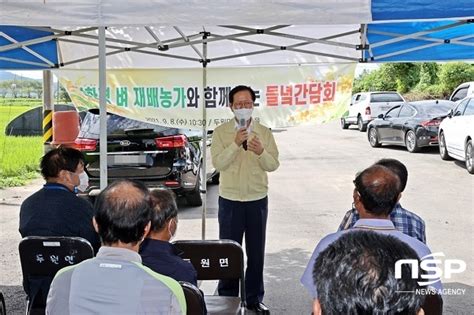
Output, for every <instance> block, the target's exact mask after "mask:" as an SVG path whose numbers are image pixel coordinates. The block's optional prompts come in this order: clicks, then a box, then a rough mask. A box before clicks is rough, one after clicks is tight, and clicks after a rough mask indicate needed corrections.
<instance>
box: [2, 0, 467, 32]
mask: <svg viewBox="0 0 474 315" xmlns="http://www.w3.org/2000/svg"><path fill="white" fill-rule="evenodd" d="M473 17H474V6H473V4H472V0H457V1H455V2H452V1H446V0H399V1H393V0H372V1H370V0H339V1H333V0H319V1H307V0H292V1H286V0H274V1H262V0H244V1H229V0H176V1H169V0H134V1H129V0H71V1H67V2H66V1H63V0H44V1H38V0H0V21H2V24H10V25H28V26H38V25H49V26H56V27H58V26H61V27H65V26H125V25H127V26H130V25H181V26H185V25H223V24H240V25H255V24H263V25H271V24H281V23H285V24H306V25H328V24H333V25H334V24H363V23H369V22H372V21H394V20H420V19H423V20H426V19H453V18H455V19H457V18H473Z"/></svg>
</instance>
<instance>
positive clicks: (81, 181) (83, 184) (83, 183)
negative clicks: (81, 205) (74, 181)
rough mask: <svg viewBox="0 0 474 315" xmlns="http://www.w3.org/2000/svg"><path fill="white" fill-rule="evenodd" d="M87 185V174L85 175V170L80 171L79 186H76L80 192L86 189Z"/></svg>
mask: <svg viewBox="0 0 474 315" xmlns="http://www.w3.org/2000/svg"><path fill="white" fill-rule="evenodd" d="M87 187H89V176H87V173H86V172H82V173H81V174H80V175H79V186H77V189H78V190H79V191H81V192H84V191H86V189H87Z"/></svg>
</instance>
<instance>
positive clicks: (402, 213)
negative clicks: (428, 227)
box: [394, 205, 425, 224]
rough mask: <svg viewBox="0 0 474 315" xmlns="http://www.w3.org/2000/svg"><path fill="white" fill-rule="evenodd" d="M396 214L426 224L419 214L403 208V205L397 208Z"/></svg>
mask: <svg viewBox="0 0 474 315" xmlns="http://www.w3.org/2000/svg"><path fill="white" fill-rule="evenodd" d="M394 214H395V216H401V217H407V218H411V219H413V220H416V221H419V222H421V223H422V224H425V221H424V220H423V219H422V218H421V217H420V216H419V215H417V214H416V213H414V212H412V211H410V210H408V209H405V208H403V207H402V206H401V205H399V206H398V207H396V208H395V211H394Z"/></svg>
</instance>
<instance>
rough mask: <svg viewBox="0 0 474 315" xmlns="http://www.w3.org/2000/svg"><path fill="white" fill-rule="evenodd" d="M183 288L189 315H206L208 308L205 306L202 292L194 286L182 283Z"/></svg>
mask: <svg viewBox="0 0 474 315" xmlns="http://www.w3.org/2000/svg"><path fill="white" fill-rule="evenodd" d="M179 284H181V287H182V288H183V292H184V297H185V298H186V309H187V313H186V314H187V315H205V314H206V307H205V304H204V296H203V294H202V292H201V291H200V290H199V289H198V288H197V287H196V286H195V285H193V284H191V283H189V282H186V281H180V282H179Z"/></svg>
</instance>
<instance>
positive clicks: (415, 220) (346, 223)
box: [338, 159, 426, 244]
mask: <svg viewBox="0 0 474 315" xmlns="http://www.w3.org/2000/svg"><path fill="white" fill-rule="evenodd" d="M375 165H382V166H385V167H387V168H388V169H390V170H391V171H392V172H394V173H395V174H396V175H397V176H398V178H399V179H400V184H401V191H402V192H403V191H404V190H405V187H406V185H407V181H408V170H407V168H406V166H405V165H404V164H403V163H402V162H400V161H398V160H395V159H381V160H380V161H378V162H377V163H375ZM359 218H360V217H359V213H357V210H356V209H355V208H354V207H352V209H351V210H348V211H347V212H346V215H345V216H344V218H343V219H342V222H341V224H340V225H339V229H338V231H342V230H347V229H350V228H352V227H353V226H354V224H355V223H356V222H357V220H359ZM390 220H391V221H392V222H393V225H395V228H396V229H397V230H399V231H400V232H402V233H404V234H406V235H409V236H411V237H414V238H416V239H418V240H419V241H420V242H423V243H425V244H426V234H425V221H423V219H422V218H420V217H419V216H418V215H416V214H414V213H413V212H411V211H408V210H407V209H405V208H403V207H402V205H401V204H400V203H399V202H397V204H396V205H395V208H393V210H392V212H391V213H390Z"/></svg>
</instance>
